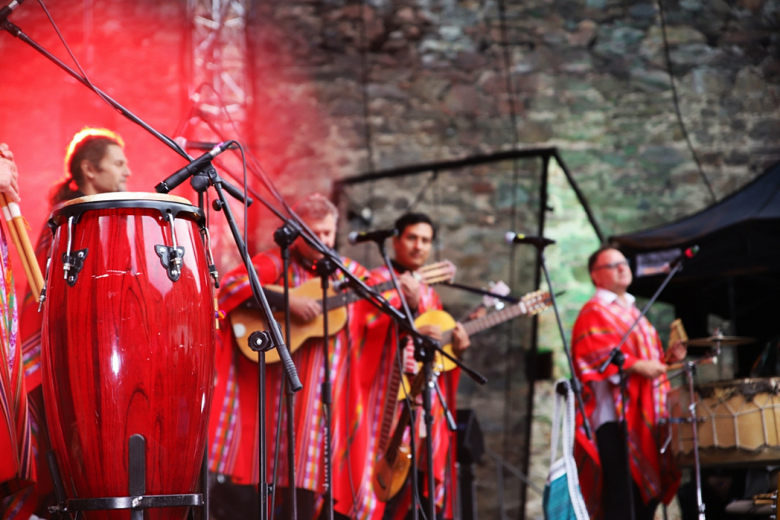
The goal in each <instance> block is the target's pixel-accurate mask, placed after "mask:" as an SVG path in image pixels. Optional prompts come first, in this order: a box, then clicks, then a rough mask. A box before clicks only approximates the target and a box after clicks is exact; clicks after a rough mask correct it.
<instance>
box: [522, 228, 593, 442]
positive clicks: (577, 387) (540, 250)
mask: <svg viewBox="0 0 780 520" xmlns="http://www.w3.org/2000/svg"><path fill="white" fill-rule="evenodd" d="M551 243H554V242H551ZM533 245H534V246H535V247H536V250H537V255H538V258H539V265H540V266H541V267H542V272H543V273H544V279H545V281H546V282H547V287H548V288H549V289H550V302H551V303H552V308H553V311H554V312H555V320H556V322H557V324H558V333H559V334H560V335H561V342H562V343H563V352H564V353H565V354H566V361H567V362H568V363H569V372H571V387H572V390H573V391H574V395H575V396H576V398H577V406H578V407H579V409H580V413H581V414H582V426H583V429H584V430H585V435H587V437H588V440H593V434H592V432H591V428H590V421H588V416H587V415H586V414H585V403H584V402H583V400H582V383H581V382H580V380H579V378H578V377H577V373H576V372H575V371H574V359H573V358H572V355H571V350H570V349H569V342H568V341H567V340H566V332H565V331H564V330H563V321H562V320H561V313H560V311H559V310H558V301H557V300H556V299H555V291H554V290H553V286H552V280H551V279H550V273H549V271H548V270H547V262H546V260H545V257H544V248H545V247H547V246H548V245H550V243H534V244H533Z"/></svg>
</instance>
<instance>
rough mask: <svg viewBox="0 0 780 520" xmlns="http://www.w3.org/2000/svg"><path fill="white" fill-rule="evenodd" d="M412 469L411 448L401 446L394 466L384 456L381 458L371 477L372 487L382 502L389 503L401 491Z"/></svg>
mask: <svg viewBox="0 0 780 520" xmlns="http://www.w3.org/2000/svg"><path fill="white" fill-rule="evenodd" d="M411 467H412V450H411V449H410V448H409V446H406V445H402V446H399V448H398V451H397V452H396V456H395V460H394V461H393V463H392V464H389V463H388V461H387V460H386V459H385V458H384V457H383V456H381V455H380V456H379V458H378V459H377V461H376V464H375V465H374V474H373V475H372V476H371V486H372V487H373V488H374V494H375V495H376V497H377V499H379V501H380V502H388V501H389V500H390V499H391V498H393V497H394V496H395V495H397V494H398V492H399V491H401V488H402V487H403V485H404V483H405V482H406V477H407V476H408V475H409V468H411Z"/></svg>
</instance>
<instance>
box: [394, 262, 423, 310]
mask: <svg viewBox="0 0 780 520" xmlns="http://www.w3.org/2000/svg"><path fill="white" fill-rule="evenodd" d="M398 285H399V286H400V287H401V292H402V293H403V294H404V298H406V303H408V304H409V308H410V309H416V308H417V307H418V306H419V305H420V282H418V281H417V279H416V278H415V277H414V275H413V274H412V273H411V272H409V271H406V272H405V273H403V274H402V275H401V276H399V277H398Z"/></svg>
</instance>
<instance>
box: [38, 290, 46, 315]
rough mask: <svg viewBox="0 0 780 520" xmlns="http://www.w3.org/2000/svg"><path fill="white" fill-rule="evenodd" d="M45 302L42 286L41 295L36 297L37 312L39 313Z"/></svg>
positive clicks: (44, 292) (44, 291)
mask: <svg viewBox="0 0 780 520" xmlns="http://www.w3.org/2000/svg"><path fill="white" fill-rule="evenodd" d="M45 301H46V287H45V286H44V287H43V288H42V289H41V295H40V296H39V297H38V312H41V309H42V308H43V302H45Z"/></svg>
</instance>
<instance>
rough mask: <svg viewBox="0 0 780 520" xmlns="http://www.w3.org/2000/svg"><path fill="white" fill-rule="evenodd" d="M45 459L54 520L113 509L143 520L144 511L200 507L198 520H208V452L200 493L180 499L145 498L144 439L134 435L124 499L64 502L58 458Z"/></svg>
mask: <svg viewBox="0 0 780 520" xmlns="http://www.w3.org/2000/svg"><path fill="white" fill-rule="evenodd" d="M46 455H47V459H48V463H49V470H50V471H51V475H52V480H53V482H54V494H55V495H56V497H57V505H56V506H51V507H50V508H49V512H50V513H52V514H53V515H54V517H55V518H64V517H65V515H69V516H70V517H71V518H76V519H78V518H81V517H82V516H83V515H82V514H81V513H82V512H83V511H105V510H112V509H130V510H131V514H130V518H131V520H143V519H144V509H153V508H161V507H200V508H201V516H200V518H201V520H208V511H209V486H208V450H207V451H206V453H205V454H204V456H203V465H202V467H201V472H200V487H201V493H187V494H182V495H147V494H146V439H144V437H143V436H142V435H138V434H134V435H132V436H131V437H130V439H129V441H128V460H127V473H128V479H129V484H128V490H127V496H123V497H100V498H71V499H69V498H67V495H66V494H65V486H64V485H63V482H62V476H61V474H60V470H59V466H58V464H57V457H56V456H55V455H54V452H53V451H50V452H48V453H47V454H46Z"/></svg>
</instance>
